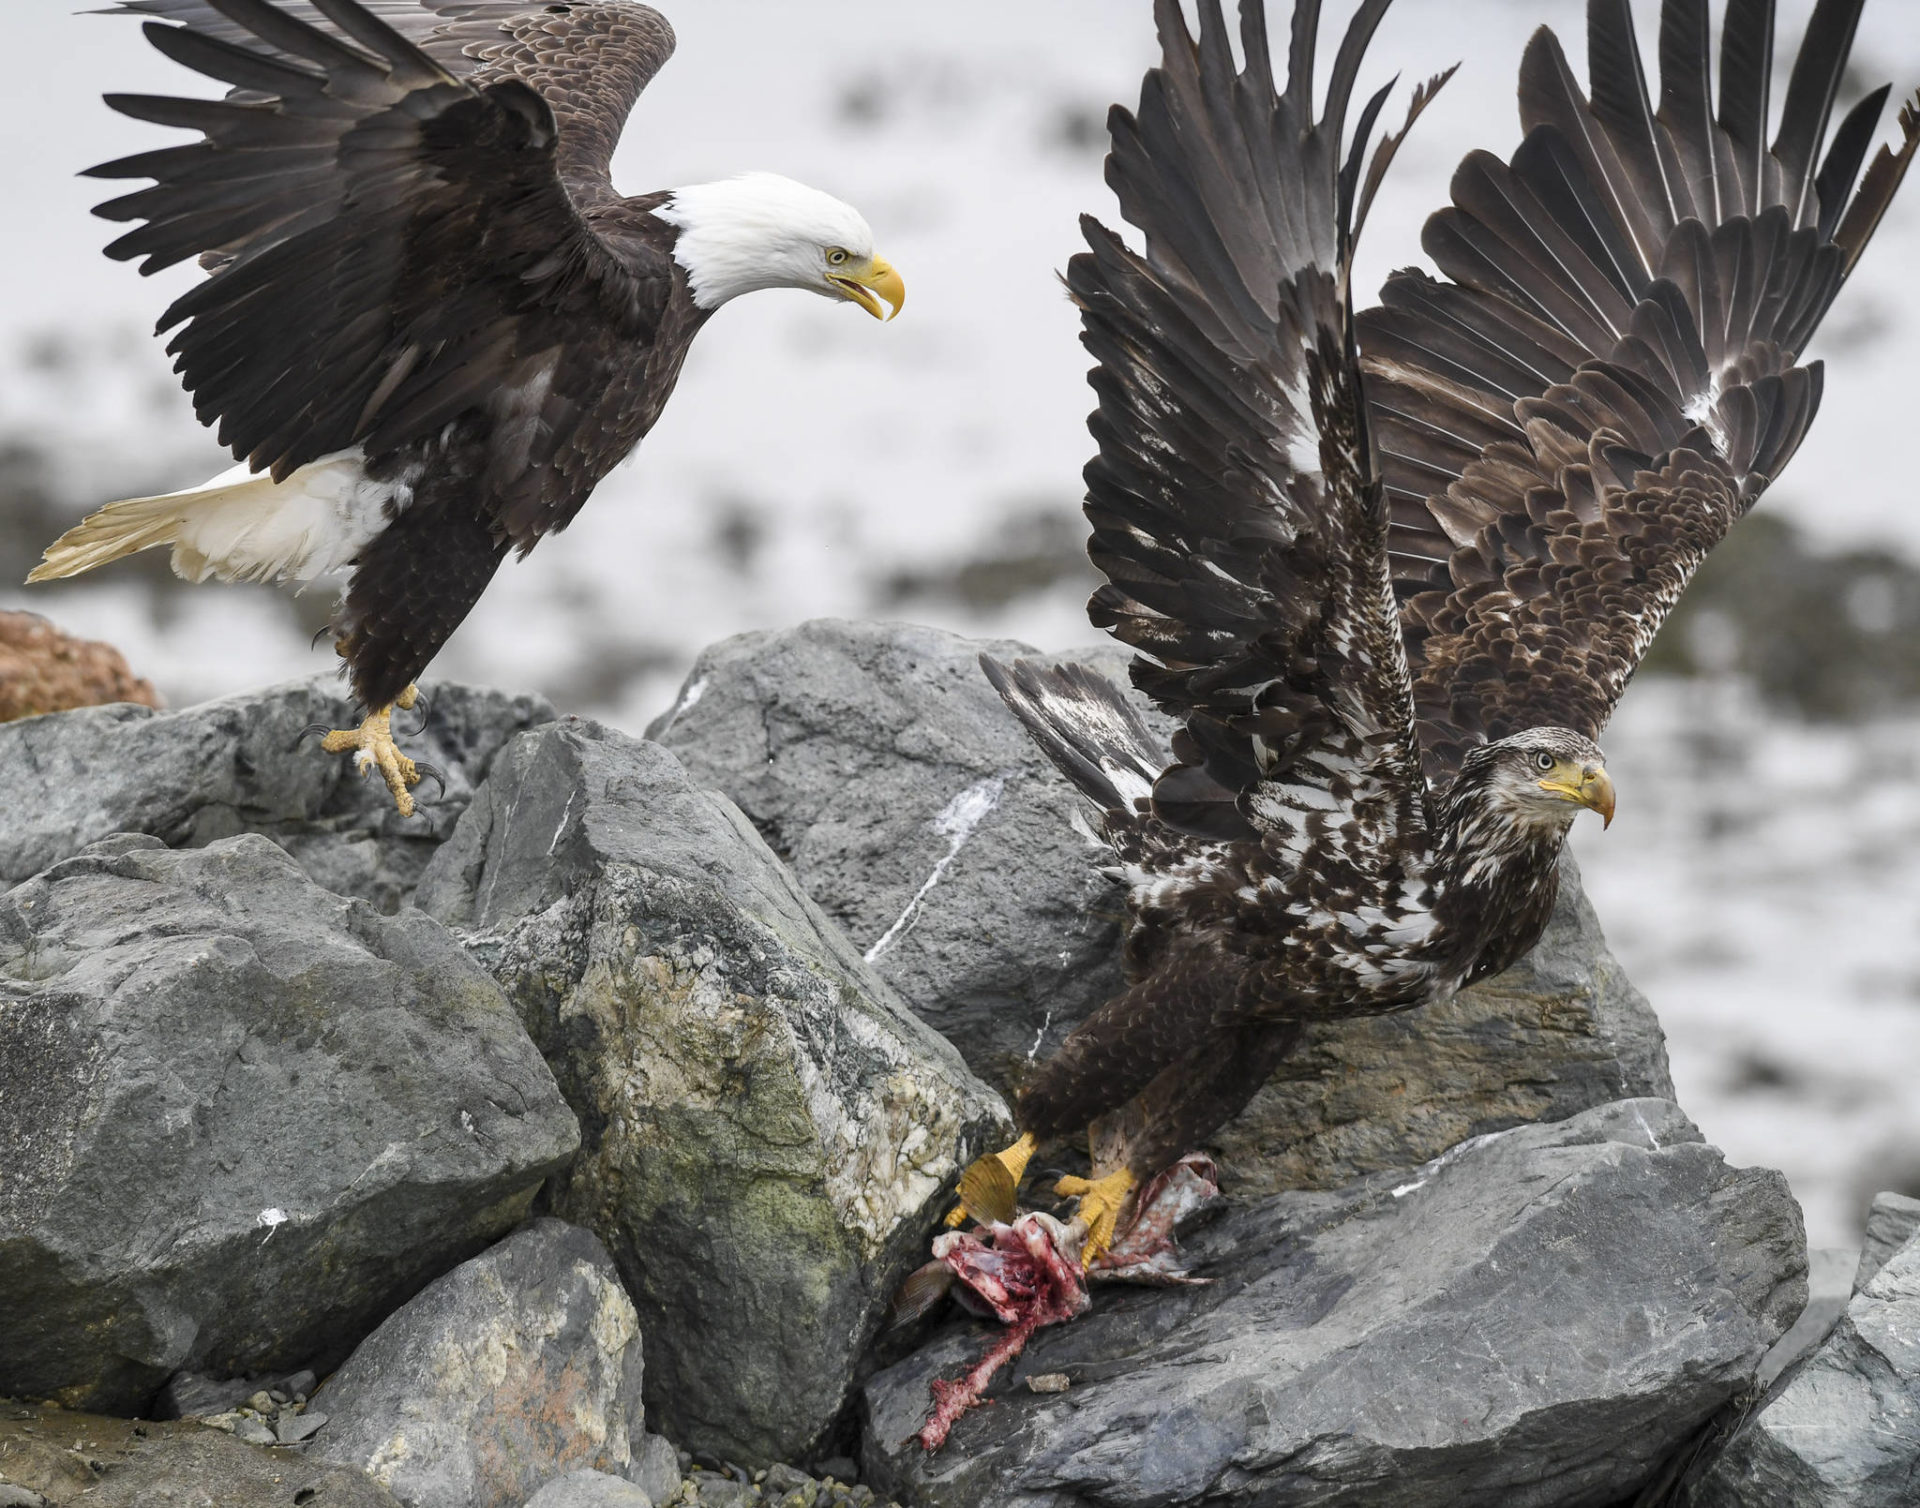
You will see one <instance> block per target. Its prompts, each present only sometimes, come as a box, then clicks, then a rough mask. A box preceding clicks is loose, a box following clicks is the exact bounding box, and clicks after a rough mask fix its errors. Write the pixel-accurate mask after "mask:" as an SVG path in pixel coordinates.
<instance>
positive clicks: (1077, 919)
mask: <svg viewBox="0 0 1920 1508" xmlns="http://www.w3.org/2000/svg"><path fill="white" fill-rule="evenodd" d="M982 651H985V652H987V653H989V654H992V655H994V656H996V657H999V658H1003V659H1011V658H1013V657H1015V656H1017V655H1031V654H1033V653H1034V652H1033V651H1032V650H1030V649H1028V648H1027V647H1026V646H1025V645H1023V644H1016V643H1012V642H1011V641H1004V640H981V639H965V638H961V637H960V636H959V635H957V634H950V633H944V632H942V631H941V630H939V629H934V628H920V627H917V626H915V625H912V624H903V623H844V622H838V621H832V620H825V621H820V622H814V623H806V624H802V625H801V626H800V627H799V628H795V629H789V630H785V631H782V632H776V633H754V634H742V635H740V636H739V637H738V638H734V639H725V640H722V641H721V642H720V643H718V644H715V645H713V646H712V647H711V648H709V649H707V650H706V651H705V652H704V653H703V654H702V655H701V656H700V658H699V660H698V661H696V662H695V664H694V667H693V670H692V671H691V672H690V673H689V674H688V676H687V680H686V683H685V684H684V685H683V686H682V687H681V690H680V694H679V697H678V699H677V700H676V701H675V703H674V705H673V707H672V708H671V709H670V710H669V711H668V712H667V713H666V714H665V715H664V716H663V717H661V718H660V719H659V720H658V721H657V722H655V723H654V725H653V727H652V728H650V729H649V730H648V733H649V736H650V737H653V738H655V739H658V740H659V741H660V742H661V743H663V744H665V745H666V746H667V747H668V748H670V749H672V750H673V751H674V753H675V755H677V756H678V757H679V759H680V760H681V762H682V763H683V764H685V765H686V767H687V769H688V771H689V772H690V773H691V774H692V775H693V777H694V778H695V779H696V780H698V781H700V782H701V783H702V784H705V785H711V786H713V787H715V788H716V789H718V790H722V791H725V792H726V793H727V795H728V796H730V797H732V798H733V800H734V801H736V802H737V803H738V804H739V806H740V809H741V810H742V811H744V812H745V813H746V814H747V815H748V816H749V817H750V818H752V819H753V824H754V826H755V827H756V828H758V829H759V831H760V833H761V835H762V836H763V837H765V838H766V840H767V842H768V844H769V846H771V847H772V849H773V851H774V852H775V853H777V854H779V855H780V857H781V858H783V859H785V860H786V861H787V863H788V864H790V865H791V866H792V867H793V872H794V874H795V875H796V876H797V877H798V878H799V881H800V883H801V885H803V886H804V887H805V888H806V891H807V893H808V894H809V895H810V896H812V897H813V899H814V900H815V901H817V902H818V903H819V904H820V907H821V909H823V910H824V911H825V912H826V913H827V915H828V916H830V917H832V918H833V919H834V921H836V922H837V923H839V925H840V926H841V928H842V929H843V930H844V931H845V932H846V934H847V936H848V937H849V938H850V939H851V940H852V942H853V944H854V946H855V947H857V948H858V949H860V951H861V952H862V953H863V954H864V955H865V956H866V959H867V961H868V962H869V963H870V964H871V965H872V966H873V968H874V970H875V972H876V973H878V974H879V975H880V977H881V978H883V979H885V980H886V981H887V983H889V984H891V985H892V986H893V987H894V988H895V989H896V990H898V991H899V992H900V995H901V997H902V998H903V999H904V1000H905V1001H906V1002H907V1004H909V1005H910V1006H912V1007H913V1009H914V1010H915V1012H917V1013H918V1014H919V1016H920V1018H921V1019H922V1020H924V1021H925V1022H927V1023H928V1024H929V1025H930V1026H932V1027H933V1028H934V1029H935V1030H936V1031H938V1032H940V1033H941V1034H942V1035H943V1036H944V1037H946V1038H947V1040H948V1041H950V1042H952V1043H953V1044H954V1046H956V1047H958V1048H959V1049H960V1051H961V1053H962V1054H964V1055H965V1057H966V1059H967V1062H968V1063H969V1064H970V1065H971V1066H972V1067H973V1069H974V1071H975V1072H976V1073H978V1074H980V1075H981V1077H983V1078H985V1079H986V1080H987V1081H988V1082H989V1083H992V1084H993V1085H994V1086H995V1087H996V1088H999V1089H1001V1090H1002V1091H1003V1092H1005V1091H1007V1090H1009V1089H1011V1088H1013V1087H1015V1086H1016V1085H1017V1084H1018V1083H1019V1082H1020V1081H1021V1079H1022V1078H1023V1077H1024V1074H1025V1072H1026V1071H1027V1070H1028V1069H1029V1068H1030V1067H1031V1065H1032V1064H1034V1063H1036V1062H1039V1061H1040V1060H1041V1059H1042V1058H1044V1057H1045V1056H1046V1055H1047V1054H1048V1053H1050V1052H1052V1051H1053V1049H1054V1048H1055V1047H1057V1046H1058V1045H1059V1044H1060V1041H1061V1039H1062V1038H1064V1037H1065V1036H1066V1034H1067V1033H1068V1032H1069V1031H1071V1030H1072V1029H1073V1027H1074V1026H1075V1025H1076V1024H1078V1023H1079V1021H1080V1020H1081V1019H1082V1018H1083V1017H1085V1016H1086V1015H1087V1014H1088V1012H1090V1011H1091V1010H1092V1009H1093V1008H1094V1007H1095V1006H1097V1005H1098V1004H1099V1003H1100V1002H1101V1001H1102V1000H1104V999H1106V998H1107V996H1108V995H1110V994H1112V993H1113V992H1114V991H1115V990H1116V989H1118V988H1119V984H1120V970H1119V963H1118V947H1119V938H1120V930H1119V923H1120V914H1121V907H1120V897H1119V892H1118V891H1117V890H1116V889H1115V887H1114V886H1113V885H1112V883H1111V882H1109V881H1107V880H1104V879H1102V878H1100V876H1099V875H1097V874H1095V873H1094V863H1095V862H1096V861H1097V858H1098V854H1099V849H1098V848H1097V847H1096V846H1095V845H1094V844H1093V842H1092V838H1091V834H1090V832H1089V830H1088V829H1087V827H1086V803H1085V801H1084V800H1082V799H1081V798H1080V796H1078V795H1077V794H1076V793H1075V792H1074V790H1073V788H1072V787H1071V786H1070V785H1069V784H1068V783H1067V781H1066V780H1065V779H1064V778H1062V777H1061V776H1060V775H1058V774H1057V773H1055V771H1054V769H1053V767H1052V766H1051V765H1050V764H1048V763H1047V761H1046V759H1045V757H1044V756H1043V755H1042V754H1041V753H1040V751H1039V749H1038V748H1036V747H1035V746H1034V743H1033V740H1032V739H1030V738H1028V737H1027V735H1026V732H1025V731H1024V730H1023V729H1022V728H1021V727H1020V725H1019V723H1018V722H1016V721H1015V720H1014V718H1013V715H1012V714H1011V713H1010V712H1008V711H1007V710H1006V708H1005V707H1004V706H1003V705H1002V703H1001V701H1000V698H999V696H998V695H997V694H996V693H995V692H994V689H993V688H992V687H991V686H990V685H988V684H987V679H986V677H985V676H984V675H982V674H981V673H980V663H979V660H980V655H981V652H982ZM1090 653H1091V652H1090ZM1099 656H1100V659H1099V661H1098V663H1100V664H1101V665H1102V667H1103V668H1106V669H1110V670H1113V671H1115V672H1116V673H1120V665H1121V663H1122V661H1121V658H1120V656H1118V655H1117V654H1116V653H1115V652H1114V651H1112V650H1102V651H1100V652H1099ZM1081 658H1082V659H1086V658H1089V656H1086V655H1083V656H1081ZM1156 720H1157V718H1156Z"/></svg>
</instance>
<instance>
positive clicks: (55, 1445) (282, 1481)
mask: <svg viewBox="0 0 1920 1508" xmlns="http://www.w3.org/2000/svg"><path fill="white" fill-rule="evenodd" d="M37 1503H46V1504H51V1505H53V1508H66V1505H68V1504H73V1505H75V1508H97V1505H100V1504H105V1505H107V1508H210V1505H211V1508H401V1505H400V1504H399V1503H398V1502H396V1501H395V1499H394V1497H393V1494H392V1493H390V1492H388V1491H387V1490H386V1488H384V1487H382V1486H381V1485H380V1484H379V1483H378V1482H376V1481H374V1480H373V1478H372V1477H370V1476H368V1475H367V1474H366V1473H365V1472H361V1471H354V1470H352V1469H351V1468H349V1467H345V1466H337V1465H334V1464H332V1463H330V1462H326V1461H316V1460H307V1459H303V1458H302V1457H301V1456H299V1455H297V1454H295V1453H293V1452H290V1451H264V1450H259V1449H256V1448H255V1447H253V1446H251V1445H243V1444H242V1443H241V1442H240V1441H238V1440H236V1439H234V1438H233V1437H232V1436H231V1435H225V1434H222V1433H220V1432H219V1431H218V1430H210V1429H206V1428H203V1427H202V1426H200V1425H198V1424H170V1423H160V1422H157V1421H152V1420H148V1421H144V1422H139V1423H136V1422H134V1421H132V1420H128V1419H112V1418H106V1417H103V1416H101V1415H98V1414H85V1413H77V1412H71V1411H69V1410H66V1409H62V1408H58V1407H55V1406H53V1405H50V1404H14V1403H0V1508H13V1505H15V1504H19V1505H21V1508H32V1505H33V1504H37Z"/></svg>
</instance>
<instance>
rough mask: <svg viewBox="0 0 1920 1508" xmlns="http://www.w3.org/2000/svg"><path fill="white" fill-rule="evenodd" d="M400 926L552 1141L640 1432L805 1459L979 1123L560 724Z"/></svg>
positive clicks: (794, 938)
mask: <svg viewBox="0 0 1920 1508" xmlns="http://www.w3.org/2000/svg"><path fill="white" fill-rule="evenodd" d="M418 901H419V904H420V905H421V906H422V907H424V908H425V909H426V910H427V911H428V912H429V913H431V914H432V915H434V916H436V917H438V918H439V919H440V920H442V921H444V922H446V923H448V924H450V925H453V926H455V927H458V928H460V929H462V930H463V935H464V936H465V938H466V941H467V943H468V946H469V948H470V950H471V951H472V952H473V954H474V955H475V956H477V957H479V958H481V959H483V960H485V961H486V962H487V963H488V965H489V966H490V967H491V968H492V969H493V971H494V974H495V976H496V977H497V978H498V979H500V980H501V982H502V983H503V984H505V985H506V987H507V991H508V993H509V995H510V996H511V997H512V998H513V999H514V1000H515V1002H516V1003H517V1005H518V1007H519V1009H520V1011H521V1013H522V1016H523V1018H524V1020H525V1021H526V1023H527V1025H528V1028H529V1029H530V1030H531V1031H532V1033H533V1036H534V1039H535V1041H536V1042H538V1043H539V1044H540V1047H541V1049H542V1051H543V1052H544V1053H545V1054H546V1056H547V1058H548V1061H549V1062H551V1063H552V1064H553V1065H554V1070H555V1072H556V1074H557V1075H558V1077H559V1080H560V1084H561V1087H562V1089H563V1091H564V1092H565V1094H566V1096H567V1099H568V1102H569V1103H570V1104H572V1105H573V1106H574V1107H575V1109H576V1111H577V1113H578V1114H579V1116H580V1119H581V1125H582V1136H583V1147H582V1151H581V1155H580V1157H579V1159H578V1160H577V1161H576V1162H575V1164H574V1166H573V1168H572V1170H571V1171H570V1173H569V1174H568V1176H567V1178H566V1179H565V1180H564V1181H563V1182H562V1183H561V1185H560V1186H559V1187H558V1189H557V1190H556V1191H555V1193H554V1195H553V1203H552V1208H553V1210H554V1212H555V1213H556V1214H558V1215H560V1216H562V1217H563V1218H565V1219H568V1220H572V1221H574V1222H576V1223H578V1224H581V1225H584V1226H586V1227H588V1228H589V1229H591V1230H593V1231H595V1232H597V1233H598V1234H599V1235H600V1236H601V1237H602V1239H604V1240H605V1241H606V1243H607V1245H608V1247H609V1248H610V1249H611V1250H612V1252H613V1255H614V1259H615V1261H616V1263H617V1264H618V1266H619V1269H620V1273H621V1276H622V1277H623V1278H624V1279H625V1281H626V1284H627V1288H628V1291H629V1292H630V1293H631V1294H632V1295H633V1298H634V1301H635V1304H636V1305H637V1306H638V1308H639V1311H640V1322H641V1331H642V1333H643V1335H644V1336H645V1340H646V1348H647V1408H648V1411H649V1414H650V1415H651V1416H653V1417H654V1418H655V1419H656V1421H657V1424H658V1427H659V1428H661V1429H662V1431H663V1432H664V1433H666V1434H668V1435H669V1436H671V1437H672V1438H673V1439H674V1440H675V1441H676V1442H678V1443H680V1444H682V1445H684V1446H686V1447H688V1448H690V1449H696V1450H705V1451H709V1452H711V1453H713V1454H715V1455H718V1456H722V1457H725V1458H727V1459H730V1460H736V1461H745V1462H752V1463H755V1464H763V1463H765V1462H767V1461H771V1460H778V1459H781V1458H783V1457H786V1458H790V1457H792V1456H795V1455H805V1454H808V1453H810V1452H811V1451H812V1450H813V1449H814V1448H815V1447H816V1446H817V1444H818V1443H819V1441H820V1439H821V1437H822V1436H823V1434H824V1433H825V1432H826V1431H827V1430H828V1428H829V1427H830V1426H831V1425H832V1423H833V1421H834V1420H835V1418H836V1416H838V1415H839V1414H840V1413H841V1412H842V1410H843V1408H844V1407H845V1405H846V1402H847V1400H848V1396H849V1392H850V1389H851V1387H852V1373H853V1367H854V1362H855V1359H856V1358H857V1357H858V1356H859V1355H860V1353H861V1351H862V1349H863V1348H864V1347H865V1345H866V1343H867V1341H868V1340H869V1339H870V1338H871V1336H872V1335H873V1333H874V1331H875V1330H876V1328H877V1327H878V1324H879V1321H880V1317H881V1313H882V1310H883V1308H884V1306H885V1304H886V1303H887V1301H888V1298H889V1297H890V1295H891V1293H892V1290H893V1286H894V1284H895V1283H896V1282H897V1281H898V1279H899V1278H900V1277H901V1276H902V1275H903V1274H904V1273H905V1272H906V1271H907V1270H909V1269H910V1268H911V1267H913V1266H914V1265H915V1264H917V1263H918V1262H919V1261H921V1260H923V1259H924V1253H925V1243H926V1240H927V1237H928V1235H929V1234H930V1233H931V1230H932V1228H933V1226H934V1223H935V1221H936V1220H937V1218H938V1216H939V1214H940V1213H941V1212H942V1210H943V1209H944V1203H943V1201H942V1199H941V1194H942V1192H943V1190H944V1189H946V1188H948V1187H950V1186H951V1182H952V1180H953V1178H954V1176H955V1174H956V1173H957V1171H958V1170H959V1168H960V1167H961V1166H962V1165H963V1164H964V1163H965V1161H966V1160H967V1159H968V1158H970V1157H972V1156H973V1155H975V1154H977V1153H978V1152H979V1151H980V1150H981V1149H982V1148H983V1147H984V1146H985V1145H987V1144H988V1143H989V1142H991V1141H992V1140H993V1138H994V1137H995V1136H1000V1135H1004V1134H1005V1131H1006V1125H1005V1119H1004V1117H1005V1109H1004V1106H1002V1105H1001V1104H1000V1102H999V1101H998V1099H997V1098H996V1097H995V1096H994V1095H993V1094H992V1093H991V1091H989V1090H987V1089H986V1088H985V1086H983V1085H981V1084H980V1083H979V1081H978V1080H976V1079H975V1078H974V1077H973V1076H972V1075H971V1074H970V1073H968V1071H967V1069H966V1065H965V1064H964V1063H963V1062H962V1061H961V1060H960V1057H959V1055H958V1054H957V1053H955V1052H954V1051H953V1049H952V1048H951V1047H949V1046H948V1045H947V1044H946V1043H945V1042H943V1041H941V1040H940V1038H939V1037H937V1036H936V1035H935V1034H934V1033H932V1032H931V1031H929V1030H928V1029H927V1028H926V1027H925V1026H923V1025H922V1024H921V1023H920V1022H919V1021H917V1020H916V1019H915V1018H914V1017H913V1015H912V1013H911V1012H909V1011H907V1010H906V1009H905V1008H904V1007H903V1006H902V1005H901V1004H900V1003H899V1002H898V1000H897V999H896V998H895V997H894V995H893V993H892V992H891V991H890V990H889V989H888V988H887V987H886V986H885V985H884V984H883V983H882V982H881V981H880V980H879V979H877V978H876V977H875V976H874V974H873V973H872V971H871V970H869V969H868V968H867V966H866V965H865V964H864V963H863V962H862V961H861V958H860V955H859V954H858V953H857V952H855V951H854V950H853V948H852V947H851V946H850V945H849V944H848V943H847V941H846V939H845V938H844V937H843V936H842V935H841V934H840V932H839V931H838V930H837V929H836V928H835V927H834V926H833V925H832V924H831V923H830V922H829V921H828V920H827V919H826V918H825V917H823V916H822V915H821V914H820V912H819V910H818V908H817V907H815V906H814V905H813V904H812V903H811V902H810V901H808V900H807V898H806V896H805V895H804V894H803V893H802V891H801V890H800V888H799V886H798V885H797V884H796V883H795V882H794V879H793V876H792V875H791V873H790V872H789V871H788V870H787V868H786V867H785V866H784V865H782V864H781V863H780V862H779V861H778V859H777V858H775V856H774V855H773V854H772V853H770V852H769V851H768V850H767V847H766V845H765V844H764V843H763V842H762V841H761V840H760V838H759V837H758V835H757V834H756V833H755V832H754V830H753V827H752V826H751V824H749V823H748V822H747V820H746V819H745V818H744V817H743V816H741V814H740V813H739V811H738V810H737V809H736V808H735V807H734V806H733V804H732V803H731V802H729V801H727V800H726V799H725V798H724V797H722V796H719V795H716V794H714V793H712V792H709V791H704V790H701V789H700V788H699V787H698V786H697V785H695V783H694V782H693V781H692V780H691V779H690V778H689V777H688V775H687V773H686V771H685V770H683V769H682V768H681V766H680V765H679V763H678V762H677V761H676V760H675V759H674V758H673V756H672V755H671V754H669V753H668V752H667V751H666V750H664V749H662V748H660V747H659V746H658V745H655V744H647V743H641V742H639V741H638V740H635V739H631V738H628V737H626V736H624V735H622V734H619V733H615V732H612V731H610V730H608V729H605V728H602V727H599V726H598V725H596V724H593V723H589V722H582V721H579V720H577V719H572V718H568V719H564V720H562V721H561V722H558V723H555V724H552V725H551V726H549V727H546V728H542V729H538V730H535V731H534V732H532V733H528V734H525V735H523V736H522V737H521V738H519V739H518V740H516V741H515V742H514V743H513V744H511V745H509V746H508V748H507V749H506V750H505V751H504V752H503V753H502V754H501V755H500V757H499V758H498V759H497V760H496V761H495V764H494V769H493V774H492V776H491V777H490V779H489V780H488V782H487V783H486V785H485V786H484V787H482V789H481V790H480V792H479V793H478V794H477V796H476V797H475V799H474V802H473V805H472V806H471V807H469V808H468V810H467V812H466V814H465V816H463V817H462V818H461V820H460V824H459V827H458V828H457V829H456V830H455V832H454V835H453V837H452V839H450V840H449V842H448V843H447V845H446V846H445V847H444V848H443V849H442V850H441V851H440V853H439V854H438V855H436V856H435V858H434V860H433V863H432V864H431V865H430V866H429V868H428V870H427V872H426V874H425V875H424V876H423V877H422V880H421V884H420V889H419V892H418Z"/></svg>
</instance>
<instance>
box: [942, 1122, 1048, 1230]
mask: <svg viewBox="0 0 1920 1508" xmlns="http://www.w3.org/2000/svg"><path fill="white" fill-rule="evenodd" d="M1038 1145H1039V1143H1038V1142H1037V1141H1036V1140H1035V1139H1034V1135H1033V1133H1032V1132H1031V1131H1029V1132H1027V1133H1026V1134H1025V1135H1023V1136H1022V1137H1021V1138H1020V1140H1018V1141H1017V1142H1015V1143H1014V1144H1013V1145H1012V1146H1010V1147H1005V1148H1002V1149H1001V1150H1000V1151H998V1152H989V1153H987V1155H986V1156H985V1157H977V1158H975V1159H974V1161H973V1164H972V1166H970V1167H969V1168H968V1169H967V1171H966V1172H964V1173H962V1174H961V1175H960V1187H959V1189H958V1190H957V1191H956V1192H958V1194H959V1196H960V1202H959V1203H958V1204H956V1205H955V1206H954V1207H953V1208H952V1209H951V1210H949V1211H948V1212H947V1224H948V1225H950V1226H957V1225H964V1224H965V1223H966V1221H967V1220H968V1218H969V1217H971V1218H972V1219H975V1220H987V1221H994V1222H997V1223H999V1224H1001V1225H1011V1224H1012V1223H1013V1217H1014V1215H1015V1214H1016V1213H1018V1208H1017V1206H1016V1204H1015V1202H1014V1196H1015V1195H1016V1194H1017V1193H1018V1192H1019V1189H1020V1180H1021V1179H1022V1178H1024V1177H1025V1176H1026V1172H1027V1164H1028V1163H1029V1162H1030V1161H1031V1160H1032V1159H1033V1153H1034V1148H1036V1147H1037V1146H1038Z"/></svg>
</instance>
